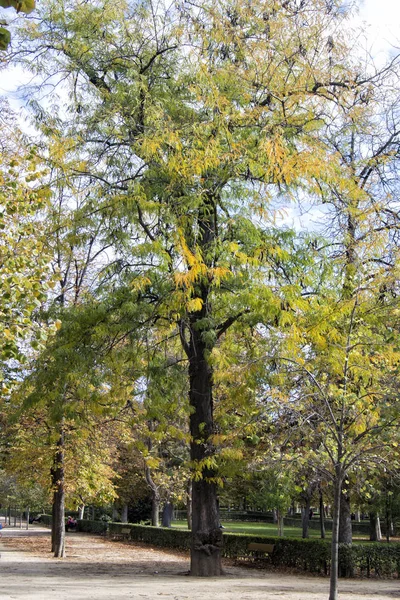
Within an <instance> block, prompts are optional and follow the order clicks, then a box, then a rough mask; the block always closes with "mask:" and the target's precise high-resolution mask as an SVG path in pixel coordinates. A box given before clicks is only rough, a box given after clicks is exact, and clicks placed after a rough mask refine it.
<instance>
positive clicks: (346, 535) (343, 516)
mask: <svg viewBox="0 0 400 600" xmlns="http://www.w3.org/2000/svg"><path fill="white" fill-rule="evenodd" d="M352 542H353V536H352V529H351V508H350V495H349V494H348V493H347V492H346V493H343V492H342V496H341V499H340V521H339V543H340V544H351V543H352Z"/></svg>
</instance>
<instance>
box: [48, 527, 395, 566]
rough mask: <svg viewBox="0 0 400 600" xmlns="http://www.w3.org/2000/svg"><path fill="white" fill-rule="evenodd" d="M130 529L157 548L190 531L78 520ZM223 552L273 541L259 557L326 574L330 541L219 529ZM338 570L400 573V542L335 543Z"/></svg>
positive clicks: (179, 546)
mask: <svg viewBox="0 0 400 600" xmlns="http://www.w3.org/2000/svg"><path fill="white" fill-rule="evenodd" d="M42 523H43V524H44V525H47V526H48V527H50V526H51V516H50V515H44V516H43V517H42ZM127 529H130V533H129V540H131V541H136V542H143V543H146V544H152V545H153V546H157V547H160V548H171V549H175V550H182V551H186V552H187V551H189V550H190V546H191V538H192V536H191V532H190V531H186V530H182V529H169V528H167V527H151V526H149V525H136V524H131V523H106V522H104V521H89V520H86V519H83V520H80V521H78V530H79V531H85V532H88V533H94V534H102V535H105V534H107V535H108V536H110V537H114V536H120V535H121V534H122V531H124V532H125V531H126V530H127ZM223 538H224V547H223V556H224V557H227V558H234V559H239V558H242V559H248V560H254V559H255V558H258V557H255V555H254V553H253V552H250V551H249V550H248V546H249V544H250V543H251V542H260V543H264V544H273V545H274V551H273V552H272V554H271V555H265V557H262V560H263V561H264V562H265V563H266V564H268V563H269V564H273V565H274V566H276V567H289V568H294V569H298V570H300V571H308V572H311V573H320V574H324V575H327V574H329V570H330V562H331V556H330V554H331V544H330V542H329V541H327V540H318V539H307V540H301V539H291V538H278V537H267V536H260V535H254V534H244V533H223ZM339 573H340V574H343V575H345V576H347V577H354V576H357V575H360V576H364V577H365V576H366V577H370V576H376V577H393V576H395V575H397V577H400V543H390V544H385V543H379V542H369V543H363V544H352V545H351V546H349V545H347V544H340V545H339Z"/></svg>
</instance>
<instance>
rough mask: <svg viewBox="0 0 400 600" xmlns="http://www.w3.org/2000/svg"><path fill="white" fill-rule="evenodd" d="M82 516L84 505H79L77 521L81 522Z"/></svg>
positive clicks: (83, 514)
mask: <svg viewBox="0 0 400 600" xmlns="http://www.w3.org/2000/svg"><path fill="white" fill-rule="evenodd" d="M84 516H85V505H84V504H81V505H80V506H78V519H79V520H80V521H82V519H83V517H84Z"/></svg>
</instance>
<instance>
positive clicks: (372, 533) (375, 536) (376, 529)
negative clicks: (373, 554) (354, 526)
mask: <svg viewBox="0 0 400 600" xmlns="http://www.w3.org/2000/svg"><path fill="white" fill-rule="evenodd" d="M369 525H370V528H369V539H370V541H371V542H381V541H382V532H381V523H380V519H379V515H378V513H376V512H374V511H370V512H369Z"/></svg>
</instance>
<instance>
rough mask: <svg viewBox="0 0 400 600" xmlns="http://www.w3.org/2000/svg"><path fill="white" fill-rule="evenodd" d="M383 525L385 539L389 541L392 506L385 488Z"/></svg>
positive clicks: (391, 533)
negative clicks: (384, 527) (384, 526)
mask: <svg viewBox="0 0 400 600" xmlns="http://www.w3.org/2000/svg"><path fill="white" fill-rule="evenodd" d="M385 525H386V541H387V542H388V543H389V542H390V536H391V535H393V532H392V527H393V525H392V506H391V497H390V496H389V493H388V490H386V502H385Z"/></svg>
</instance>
